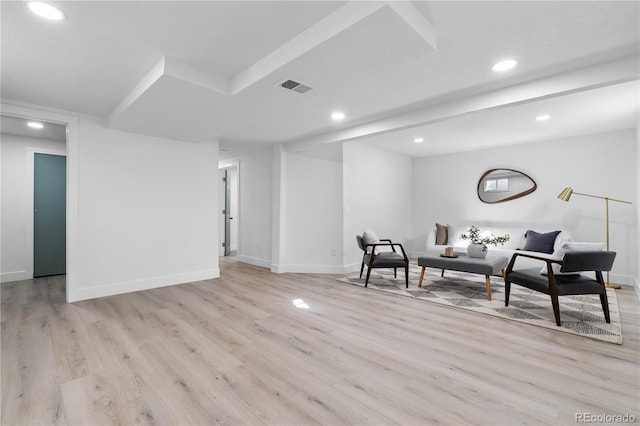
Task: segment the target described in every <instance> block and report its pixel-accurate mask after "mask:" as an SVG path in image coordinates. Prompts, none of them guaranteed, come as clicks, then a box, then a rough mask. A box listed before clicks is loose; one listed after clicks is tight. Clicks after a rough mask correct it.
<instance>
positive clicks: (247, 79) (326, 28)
mask: <svg viewBox="0 0 640 426" xmlns="http://www.w3.org/2000/svg"><path fill="white" fill-rule="evenodd" d="M386 5H387V3H386V2H369V1H351V2H349V3H347V4H346V5H344V6H342V7H341V8H340V9H338V10H336V11H335V12H333V13H331V14H329V15H327V16H326V17H324V18H323V19H321V20H320V21H318V22H316V23H315V24H313V25H312V26H311V27H309V28H308V29H307V30H305V31H303V32H302V33H300V34H298V35H297V36H295V37H294V38H292V39H291V40H289V41H288V42H286V43H285V44H283V45H282V46H280V47H279V48H277V49H276V50H274V51H273V52H271V53H269V54H268V55H267V56H265V57H264V58H262V59H260V60H259V61H257V62H256V63H254V64H253V65H251V66H249V68H247V69H245V70H244V71H242V72H240V73H239V74H237V75H236V76H235V77H233V79H232V82H231V94H232V95H235V94H236V93H238V92H240V91H242V90H244V89H246V88H247V87H249V86H251V85H252V84H254V83H256V82H258V81H260V80H262V79H263V78H265V77H266V76H267V75H269V74H271V73H272V72H274V71H276V70H278V69H280V68H282V67H283V66H285V65H286V64H288V63H289V62H291V61H293V60H294V59H297V58H299V57H300V56H302V55H304V54H305V53H307V52H309V51H310V50H311V49H313V48H315V47H317V46H318V45H320V44H321V43H324V42H325V41H327V40H329V39H330V38H332V37H334V36H336V35H338V34H339V33H341V32H342V31H344V30H346V29H347V28H349V27H351V26H352V25H354V24H356V23H358V22H360V21H361V20H362V19H364V18H366V17H367V16H369V15H371V14H372V13H374V12H376V11H378V10H379V9H381V8H382V7H384V6H386ZM274 83H275V82H274Z"/></svg>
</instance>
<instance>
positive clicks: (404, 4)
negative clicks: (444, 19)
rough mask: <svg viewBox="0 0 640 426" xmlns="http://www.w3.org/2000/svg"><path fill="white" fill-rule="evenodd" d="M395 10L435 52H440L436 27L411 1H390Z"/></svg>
mask: <svg viewBox="0 0 640 426" xmlns="http://www.w3.org/2000/svg"><path fill="white" fill-rule="evenodd" d="M388 6H389V7H390V8H391V9H393V10H394V11H395V12H396V13H397V14H398V16H400V17H401V18H402V19H403V20H404V21H405V22H406V23H407V25H409V27H411V28H412V29H413V30H414V31H415V32H416V33H418V35H419V36H420V37H422V38H423V39H424V41H426V42H427V44H428V45H429V46H431V48H432V49H433V50H435V51H437V50H438V43H437V37H436V35H437V33H436V27H435V26H434V25H433V23H432V22H431V21H429V20H428V19H427V18H426V17H425V16H424V15H423V14H422V13H420V11H419V10H418V9H416V7H415V6H414V4H413V2H410V1H390V2H388Z"/></svg>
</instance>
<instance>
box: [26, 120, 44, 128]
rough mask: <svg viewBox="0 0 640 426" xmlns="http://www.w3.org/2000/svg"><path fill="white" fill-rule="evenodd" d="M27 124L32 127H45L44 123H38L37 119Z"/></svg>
mask: <svg viewBox="0 0 640 426" xmlns="http://www.w3.org/2000/svg"><path fill="white" fill-rule="evenodd" d="M27 126H29V127H31V128H32V129H42V128H43V127H44V124H42V123H38V122H37V121H29V122H28V123H27Z"/></svg>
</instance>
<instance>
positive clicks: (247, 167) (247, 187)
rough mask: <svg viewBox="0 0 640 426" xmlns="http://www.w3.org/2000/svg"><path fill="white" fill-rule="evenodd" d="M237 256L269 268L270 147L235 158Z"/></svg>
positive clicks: (271, 167) (271, 158)
mask: <svg viewBox="0 0 640 426" xmlns="http://www.w3.org/2000/svg"><path fill="white" fill-rule="evenodd" d="M239 162H240V170H239V174H240V177H239V182H240V189H239V191H238V192H239V217H240V220H239V224H238V228H239V229H238V234H239V236H238V238H239V244H238V259H239V260H241V261H243V262H247V263H251V264H253V265H258V266H263V267H266V268H270V267H271V243H272V235H271V234H272V217H273V214H272V213H273V212H272V203H273V149H272V148H271V147H269V148H265V149H261V150H258V151H254V152H251V153H248V154H244V155H242V156H241V157H240V158H239Z"/></svg>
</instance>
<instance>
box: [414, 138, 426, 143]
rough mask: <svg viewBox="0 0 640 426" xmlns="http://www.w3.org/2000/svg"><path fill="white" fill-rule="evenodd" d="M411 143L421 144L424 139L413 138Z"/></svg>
mask: <svg viewBox="0 0 640 426" xmlns="http://www.w3.org/2000/svg"><path fill="white" fill-rule="evenodd" d="M413 141H414V142H415V143H422V142H424V138H415V139H414V140H413Z"/></svg>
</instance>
